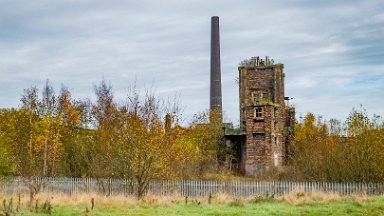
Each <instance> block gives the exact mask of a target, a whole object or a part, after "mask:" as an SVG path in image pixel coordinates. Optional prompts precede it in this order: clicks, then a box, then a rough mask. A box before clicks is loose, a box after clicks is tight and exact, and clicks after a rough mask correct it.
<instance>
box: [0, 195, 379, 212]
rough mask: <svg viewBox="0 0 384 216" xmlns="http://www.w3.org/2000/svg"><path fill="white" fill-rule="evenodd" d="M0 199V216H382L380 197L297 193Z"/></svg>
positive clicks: (23, 197)
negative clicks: (198, 196)
mask: <svg viewBox="0 0 384 216" xmlns="http://www.w3.org/2000/svg"><path fill="white" fill-rule="evenodd" d="M0 198H1V200H2V201H3V202H2V207H1V211H0V215H7V214H8V215H25V216H37V215H58V216H60V215H88V216H93V215H94V216H101V215H108V216H112V215H384V197H383V196H366V195H361V194H360V195H352V196H340V195H337V194H331V193H324V192H312V193H305V192H303V191H300V190H296V191H293V192H291V193H290V194H287V195H285V196H281V197H273V198H272V197H258V196H254V197H248V198H246V199H241V200H240V199H236V198H233V197H230V196H228V195H225V194H216V195H214V196H212V197H211V198H209V197H203V198H198V199H194V198H188V199H186V198H185V197H181V196H167V197H158V196H152V195H150V194H149V195H147V196H146V197H145V198H144V199H143V200H137V199H135V198H134V197H124V196H111V197H105V196H100V195H97V194H75V195H72V196H66V195H63V194H39V195H36V196H35V197H34V198H33V200H32V201H31V200H30V197H29V196H26V195H23V196H20V198H19V197H18V196H14V197H8V196H4V195H0ZM92 200H93V201H94V202H93V204H94V206H93V209H92Z"/></svg>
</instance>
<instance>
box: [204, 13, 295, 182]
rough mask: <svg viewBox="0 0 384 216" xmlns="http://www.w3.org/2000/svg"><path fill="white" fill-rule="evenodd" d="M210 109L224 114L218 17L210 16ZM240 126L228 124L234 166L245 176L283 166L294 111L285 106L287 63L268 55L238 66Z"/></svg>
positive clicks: (228, 142)
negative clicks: (275, 61)
mask: <svg viewBox="0 0 384 216" xmlns="http://www.w3.org/2000/svg"><path fill="white" fill-rule="evenodd" d="M211 22H212V28H211V91H210V109H211V112H212V111H213V110H215V111H217V110H219V112H220V116H221V115H222V114H221V112H222V110H221V109H222V104H221V103H222V102H221V98H222V95H221V71H220V40H219V18H218V17H216V16H214V17H212V19H211ZM238 70H239V96H240V98H239V102H240V107H239V108H240V128H237V129H233V128H231V127H230V126H229V125H227V126H226V127H225V140H226V143H227V146H231V147H232V148H233V150H234V151H235V155H234V156H235V158H234V159H233V160H231V163H230V164H231V166H232V167H234V168H235V169H237V170H239V171H240V172H241V173H243V174H245V175H252V174H254V173H256V172H257V171H260V170H268V169H270V168H272V167H280V166H282V165H283V164H284V163H285V162H286V161H287V159H288V156H289V148H288V147H289V141H290V137H291V135H292V133H293V128H294V120H295V110H294V108H293V107H290V106H286V104H285V101H286V100H289V99H290V98H289V97H286V96H285V94H284V78H285V75H284V65H283V64H274V61H273V60H271V59H269V58H268V57H266V58H265V59H261V58H259V57H253V58H251V59H247V60H244V61H243V62H241V63H240V65H239V67H238Z"/></svg>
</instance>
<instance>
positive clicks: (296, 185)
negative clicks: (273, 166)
mask: <svg viewBox="0 0 384 216" xmlns="http://www.w3.org/2000/svg"><path fill="white" fill-rule="evenodd" d="M137 187H138V184H137V183H134V184H133V191H132V188H131V187H130V186H129V183H128V181H126V180H121V179H91V178H37V177H0V192H2V193H5V194H29V193H30V191H31V189H32V188H33V189H34V190H36V192H46V193H63V194H66V195H72V194H74V193H100V194H103V195H107V196H114V195H124V196H129V195H131V194H137ZM294 190H302V191H305V192H313V191H324V192H332V193H337V194H341V195H351V194H356V193H358V194H367V195H382V194H384V186H383V184H382V183H360V182H359V183H354V182H352V183H338V182H284V181H282V182H266V181H204V180H153V181H151V182H149V185H148V189H147V193H151V194H153V195H160V196H172V195H179V196H188V197H202V196H209V195H210V194H211V195H214V194H218V193H224V194H228V195H231V196H234V197H237V198H244V197H250V196H272V195H274V196H280V195H284V194H287V193H289V192H291V191H294Z"/></svg>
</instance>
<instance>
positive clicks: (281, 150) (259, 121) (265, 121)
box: [238, 57, 294, 175]
mask: <svg viewBox="0 0 384 216" xmlns="http://www.w3.org/2000/svg"><path fill="white" fill-rule="evenodd" d="M283 69H284V65H283V64H274V62H273V60H271V59H269V58H268V57H266V58H265V59H261V58H259V57H253V58H251V59H248V60H244V61H243V62H241V63H240V66H239V67H238V70H239V93H240V131H242V134H243V135H244V136H245V143H243V145H244V146H243V147H242V149H243V151H242V155H241V158H242V165H243V168H244V171H245V174H246V175H251V174H253V173H255V172H257V171H259V170H263V169H269V168H271V167H279V166H281V165H282V164H283V163H284V161H285V157H286V154H287V143H286V142H285V140H286V138H285V137H287V136H288V135H289V134H287V132H285V131H289V127H292V125H286V118H287V117H289V116H286V115H288V114H289V115H294V110H293V108H289V107H287V108H286V106H285V101H284V100H285V97H284V76H285V75H284V72H283ZM287 110H288V111H287ZM289 110H290V111H289Z"/></svg>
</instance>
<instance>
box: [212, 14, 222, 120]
mask: <svg viewBox="0 0 384 216" xmlns="http://www.w3.org/2000/svg"><path fill="white" fill-rule="evenodd" d="M210 112H211V117H212V113H215V114H216V115H217V116H218V118H219V120H220V121H222V96H221V66H220V30H219V17H218V16H213V17H211V87H210Z"/></svg>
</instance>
